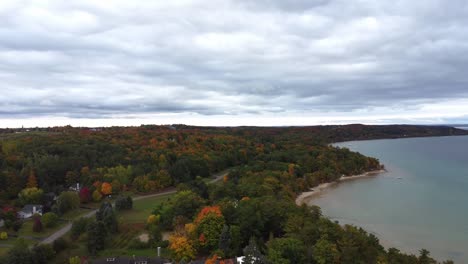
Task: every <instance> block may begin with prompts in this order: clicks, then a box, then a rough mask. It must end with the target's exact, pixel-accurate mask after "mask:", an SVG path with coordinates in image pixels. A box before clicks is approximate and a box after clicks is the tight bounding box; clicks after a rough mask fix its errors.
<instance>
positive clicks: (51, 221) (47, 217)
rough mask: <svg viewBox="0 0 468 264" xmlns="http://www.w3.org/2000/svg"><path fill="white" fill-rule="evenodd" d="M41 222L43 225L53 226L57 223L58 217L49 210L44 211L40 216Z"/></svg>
mask: <svg viewBox="0 0 468 264" xmlns="http://www.w3.org/2000/svg"><path fill="white" fill-rule="evenodd" d="M41 220H42V223H43V224H44V226H45V227H54V226H56V225H57V223H58V220H59V217H58V215H56V214H54V213H52V212H49V213H45V214H44V215H43V216H42V219H41Z"/></svg>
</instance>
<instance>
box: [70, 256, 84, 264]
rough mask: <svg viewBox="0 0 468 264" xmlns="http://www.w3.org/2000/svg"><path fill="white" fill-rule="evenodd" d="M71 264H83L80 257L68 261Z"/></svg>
mask: <svg viewBox="0 0 468 264" xmlns="http://www.w3.org/2000/svg"><path fill="white" fill-rule="evenodd" d="M68 263H69V264H81V259H80V258H79V257H78V256H74V257H70V258H69V259H68Z"/></svg>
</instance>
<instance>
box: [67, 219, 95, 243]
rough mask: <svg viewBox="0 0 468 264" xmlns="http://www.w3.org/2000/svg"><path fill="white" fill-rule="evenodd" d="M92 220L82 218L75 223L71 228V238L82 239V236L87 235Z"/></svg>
mask: <svg viewBox="0 0 468 264" xmlns="http://www.w3.org/2000/svg"><path fill="white" fill-rule="evenodd" d="M90 221H91V219H89V218H84V217H81V218H79V219H78V220H76V221H73V224H72V227H71V236H72V238H73V239H77V238H78V237H80V235H81V234H83V233H85V232H86V230H87V229H88V224H89V223H90Z"/></svg>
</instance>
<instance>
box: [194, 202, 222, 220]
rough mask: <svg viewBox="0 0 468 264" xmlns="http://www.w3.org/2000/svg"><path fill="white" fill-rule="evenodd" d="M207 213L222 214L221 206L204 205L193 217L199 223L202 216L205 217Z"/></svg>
mask: <svg viewBox="0 0 468 264" xmlns="http://www.w3.org/2000/svg"><path fill="white" fill-rule="evenodd" d="M208 214H214V215H216V216H222V215H223V214H222V213H221V208H220V207H219V206H217V205H216V206H206V207H204V208H203V209H202V210H201V211H200V212H199V213H198V215H197V217H196V218H195V223H200V222H201V221H202V220H203V218H205V217H206V216H207V215H208Z"/></svg>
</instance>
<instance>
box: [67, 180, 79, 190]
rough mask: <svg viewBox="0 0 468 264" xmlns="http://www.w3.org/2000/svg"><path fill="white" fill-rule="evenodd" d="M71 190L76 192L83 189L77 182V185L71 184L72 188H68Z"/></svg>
mask: <svg viewBox="0 0 468 264" xmlns="http://www.w3.org/2000/svg"><path fill="white" fill-rule="evenodd" d="M68 189H69V190H70V191H75V192H80V190H81V186H80V183H79V182H77V183H76V185H72V186H70V188H68Z"/></svg>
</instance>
